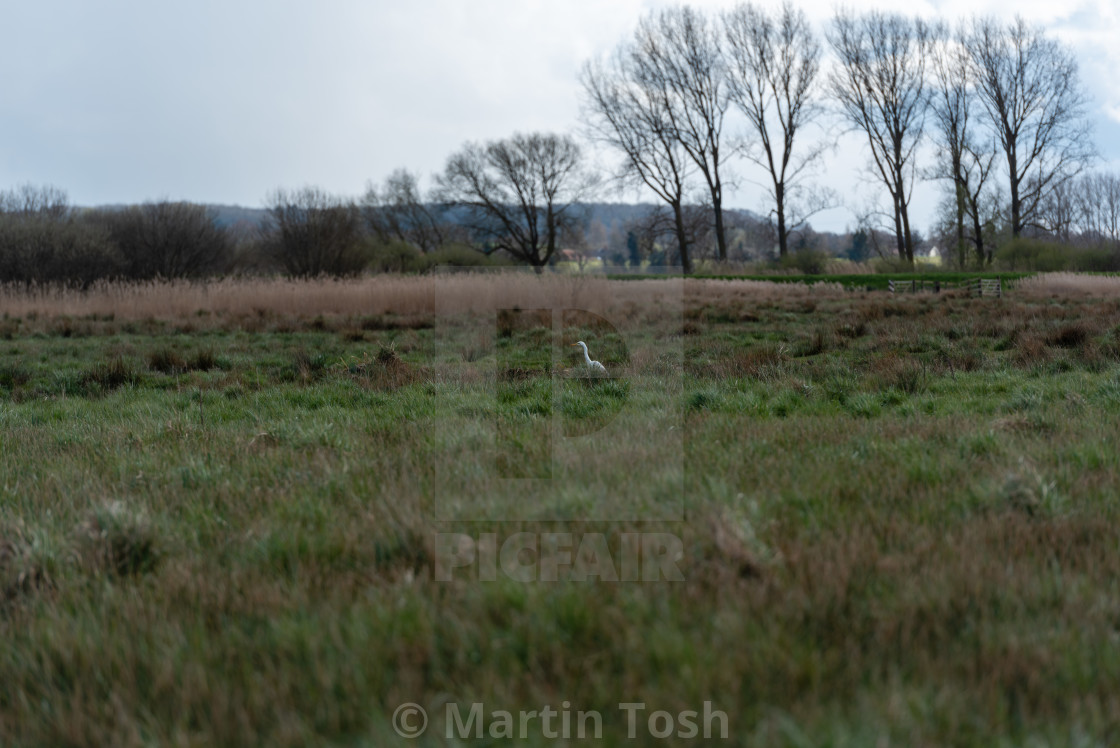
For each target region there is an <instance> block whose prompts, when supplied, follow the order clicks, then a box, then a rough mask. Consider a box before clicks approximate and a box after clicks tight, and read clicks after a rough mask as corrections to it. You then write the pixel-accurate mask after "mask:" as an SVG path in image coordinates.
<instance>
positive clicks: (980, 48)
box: [968, 17, 1094, 237]
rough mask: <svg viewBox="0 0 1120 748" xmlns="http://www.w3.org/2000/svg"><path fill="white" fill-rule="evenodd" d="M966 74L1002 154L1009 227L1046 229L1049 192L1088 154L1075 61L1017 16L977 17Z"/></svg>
mask: <svg viewBox="0 0 1120 748" xmlns="http://www.w3.org/2000/svg"><path fill="white" fill-rule="evenodd" d="M968 47H969V49H970V50H971V53H972V64H973V68H974V70H973V74H974V75H975V77H976V85H977V90H978V92H979V96H980V100H981V101H982V102H983V104H984V109H985V110H986V112H987V115H988V118H989V119H990V121H991V125H992V128H993V130H994V131H995V133H996V137H997V139H998V141H999V144H1000V146H1001V147H1002V150H1003V153H1004V155H1005V156H1006V158H1007V172H1008V187H1009V192H1010V193H1011V234H1012V236H1016V237H1017V236H1019V235H1020V234H1022V232H1023V229H1024V228H1026V227H1034V228H1039V229H1042V230H1048V229H1050V228H1051V227H1049V226H1047V225H1045V222H1044V221H1043V220H1042V219H1043V215H1042V207H1043V205H1044V204H1045V202H1046V200H1047V198H1048V197H1049V195H1050V193H1051V192H1053V191H1054V190H1055V189H1057V188H1059V187H1060V186H1061V185H1062V184H1063V183H1064V182H1066V181H1068V180H1069V179H1071V178H1073V177H1074V176H1076V175H1077V174H1078V173H1080V172H1081V171H1082V170H1083V169H1084V168H1085V167H1086V166H1087V165H1088V163H1089V162H1090V161H1091V160H1092V159H1093V157H1094V151H1093V146H1092V140H1091V138H1090V127H1089V123H1088V120H1087V119H1086V117H1085V106H1086V98H1085V94H1084V93H1083V92H1082V90H1081V85H1080V79H1079V77H1078V72H1077V62H1076V60H1075V59H1074V57H1073V54H1072V53H1071V52H1070V51H1069V50H1068V49H1066V47H1065V46H1063V45H1062V44H1061V43H1060V42H1057V41H1054V40H1053V39H1049V38H1047V37H1046V35H1045V32H1044V31H1043V30H1042V29H1041V28H1038V27H1034V26H1030V25H1028V24H1027V22H1026V21H1024V20H1023V19H1022V18H1021V17H1016V18H1015V20H1014V21H1013V22H1012V23H1010V24H1007V25H1004V24H1002V23H1000V22H999V21H996V20H994V19H976V20H974V21H973V23H972V28H971V31H970V33H969V35H968Z"/></svg>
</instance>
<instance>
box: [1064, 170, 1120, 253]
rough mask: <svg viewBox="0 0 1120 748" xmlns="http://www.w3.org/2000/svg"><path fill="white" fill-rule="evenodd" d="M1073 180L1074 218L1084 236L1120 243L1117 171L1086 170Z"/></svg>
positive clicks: (1102, 242)
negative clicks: (1093, 172) (1095, 171)
mask: <svg viewBox="0 0 1120 748" xmlns="http://www.w3.org/2000/svg"><path fill="white" fill-rule="evenodd" d="M1074 184H1075V187H1074V188H1073V189H1072V190H1071V191H1072V193H1073V194H1074V195H1075V200H1076V216H1077V218H1076V221H1077V225H1078V226H1079V228H1080V229H1081V233H1082V235H1083V236H1084V238H1085V240H1086V241H1088V242H1090V243H1096V244H1106V245H1111V246H1113V247H1120V175H1117V174H1114V173H1097V174H1087V175H1085V176H1083V177H1081V178H1079V179H1077V180H1076V181H1075V183H1074Z"/></svg>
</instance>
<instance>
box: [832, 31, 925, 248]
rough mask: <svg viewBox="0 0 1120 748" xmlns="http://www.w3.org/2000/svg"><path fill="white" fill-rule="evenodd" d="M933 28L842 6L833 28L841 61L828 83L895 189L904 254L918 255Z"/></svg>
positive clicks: (893, 197) (896, 223) (900, 245)
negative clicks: (918, 174) (917, 212)
mask: <svg viewBox="0 0 1120 748" xmlns="http://www.w3.org/2000/svg"><path fill="white" fill-rule="evenodd" d="M930 38H931V36H930V30H929V27H928V26H927V25H926V24H925V22H924V21H922V20H921V19H920V18H915V19H913V20H911V19H908V18H905V17H903V16H901V15H897V14H892V13H883V12H880V11H870V12H867V13H864V14H863V15H860V16H856V15H853V14H852V13H851V12H848V11H840V12H838V13H837V14H836V16H835V17H834V18H833V22H832V29H831V32H830V33H829V35H828V40H829V43H830V44H831V45H832V48H833V50H834V51H835V52H836V55H837V57H838V58H839V60H838V66H837V67H836V68H835V69H834V70H833V71H832V74H831V75H830V76H829V86H830V88H831V90H832V94H833V96H834V97H835V98H836V100H837V101H838V102H839V104H840V108H841V111H842V112H843V113H844V115H845V117H846V118H847V119H848V121H849V122H851V124H852V125H853V126H854V127H855V128H856V129H858V130H861V131H863V133H864V134H865V135H866V136H867V142H868V145H869V146H870V148H871V155H872V159H873V162H874V167H875V171H876V172H877V173H878V176H879V178H880V179H881V180H882V181H883V184H884V185H886V187H887V191H888V192H889V193H890V196H891V202H892V204H893V205H892V209H893V214H894V231H895V242H896V245H897V249H898V255H899V257H901V258H902V259H903V260H905V261H906V262H908V263H913V262H914V238H913V232H912V231H911V228H910V210H909V208H910V198H911V197H912V196H913V188H914V177H915V171H916V159H915V151H916V149H917V147H918V144H919V142H920V141H921V137H922V130H923V128H924V126H925V117H926V110H927V105H928V100H929V95H928V90H927V86H926V74H925V65H926V58H927V51H928V48H929V45H930Z"/></svg>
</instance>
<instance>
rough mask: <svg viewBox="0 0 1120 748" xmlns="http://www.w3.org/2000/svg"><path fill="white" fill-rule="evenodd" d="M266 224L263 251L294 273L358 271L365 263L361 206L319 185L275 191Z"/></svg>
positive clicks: (302, 275) (352, 272) (302, 274)
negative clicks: (358, 206) (333, 194)
mask: <svg viewBox="0 0 1120 748" xmlns="http://www.w3.org/2000/svg"><path fill="white" fill-rule="evenodd" d="M268 205H269V208H268V217H267V218H266V219H265V222H264V225H263V226H262V229H263V231H264V234H265V240H264V249H265V253H266V254H267V255H268V256H269V257H271V258H272V259H273V260H274V261H276V262H278V263H279V264H280V265H281V267H283V268H284V271H285V272H286V273H287V274H288V275H290V276H293V277H297V278H310V277H315V276H319V275H354V274H356V273H358V272H360V271H361V270H362V268H363V267H365V264H366V256H365V254H364V252H363V247H362V224H361V216H360V215H359V213H358V209H357V207H356V206H355V205H354V204H353V203H351V202H349V201H347V200H343V199H342V198H338V197H334V196H332V195H330V194H328V193H326V192H324V191H323V190H321V189H318V188H316V187H304V188H303V189H300V190H296V191H287V190H277V191H276V192H274V193H272V195H270V196H269V198H268Z"/></svg>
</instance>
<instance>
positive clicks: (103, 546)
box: [77, 501, 161, 577]
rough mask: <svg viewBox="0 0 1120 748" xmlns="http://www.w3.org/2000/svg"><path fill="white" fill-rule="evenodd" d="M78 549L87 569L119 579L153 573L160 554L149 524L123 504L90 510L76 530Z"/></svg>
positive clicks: (143, 516)
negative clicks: (118, 577)
mask: <svg viewBox="0 0 1120 748" xmlns="http://www.w3.org/2000/svg"><path fill="white" fill-rule="evenodd" d="M77 545H78V548H79V552H80V554H81V557H82V559H83V562H84V563H85V564H86V566H87V567H88V568H90V569H92V570H97V571H103V572H106V573H109V574H113V575H116V576H120V577H127V576H134V575H138V574H145V573H148V572H151V571H154V570H155V569H156V567H157V565H158V564H159V560H160V554H161V549H160V543H159V537H158V534H157V532H156V530H155V527H154V526H153V524H152V523H151V521H150V520H149V519H148V518H147V517H146V516H145V515H144V513H143V512H141V511H139V510H137V509H135V508H133V507H130V506H128V505H127V504H125V503H124V502H123V501H111V502H107V503H104V504H101V505H99V506H96V507H94V508H93V509H91V510H89V512H88V513H87V515H86V518H85V519H84V520H83V521H82V523H81V524H80V525H79V527H78V529H77Z"/></svg>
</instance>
